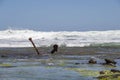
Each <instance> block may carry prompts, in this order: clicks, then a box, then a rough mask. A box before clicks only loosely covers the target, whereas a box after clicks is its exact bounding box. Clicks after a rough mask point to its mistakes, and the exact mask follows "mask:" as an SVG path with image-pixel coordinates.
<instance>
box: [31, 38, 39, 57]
mask: <svg viewBox="0 0 120 80" xmlns="http://www.w3.org/2000/svg"><path fill="white" fill-rule="evenodd" d="M29 41H30V42H31V43H32V45H33V47H34V49H35V50H36V52H37V55H39V54H40V53H39V51H38V49H37V47H36V46H35V44H34V42H33V40H32V38H29Z"/></svg>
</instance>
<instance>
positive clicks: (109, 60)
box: [105, 59, 117, 64]
mask: <svg viewBox="0 0 120 80" xmlns="http://www.w3.org/2000/svg"><path fill="white" fill-rule="evenodd" d="M105 62H106V64H111V63H112V64H116V63H117V62H115V61H114V60H111V59H105Z"/></svg>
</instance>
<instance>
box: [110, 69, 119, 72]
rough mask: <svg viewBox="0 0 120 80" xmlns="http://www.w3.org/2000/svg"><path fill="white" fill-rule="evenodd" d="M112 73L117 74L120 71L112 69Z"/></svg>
mask: <svg viewBox="0 0 120 80" xmlns="http://www.w3.org/2000/svg"><path fill="white" fill-rule="evenodd" d="M111 72H113V73H116V72H118V73H120V70H116V69H111Z"/></svg>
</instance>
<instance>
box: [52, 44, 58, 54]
mask: <svg viewBox="0 0 120 80" xmlns="http://www.w3.org/2000/svg"><path fill="white" fill-rule="evenodd" d="M57 51H58V45H57V44H55V45H53V49H52V51H51V54H54V53H55V52H57Z"/></svg>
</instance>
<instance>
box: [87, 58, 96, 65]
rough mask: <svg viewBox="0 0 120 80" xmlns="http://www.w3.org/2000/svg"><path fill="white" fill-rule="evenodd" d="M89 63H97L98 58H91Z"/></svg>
mask: <svg viewBox="0 0 120 80" xmlns="http://www.w3.org/2000/svg"><path fill="white" fill-rule="evenodd" d="M88 63H90V64H96V63H97V61H96V60H94V59H90V60H89V62H88Z"/></svg>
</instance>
